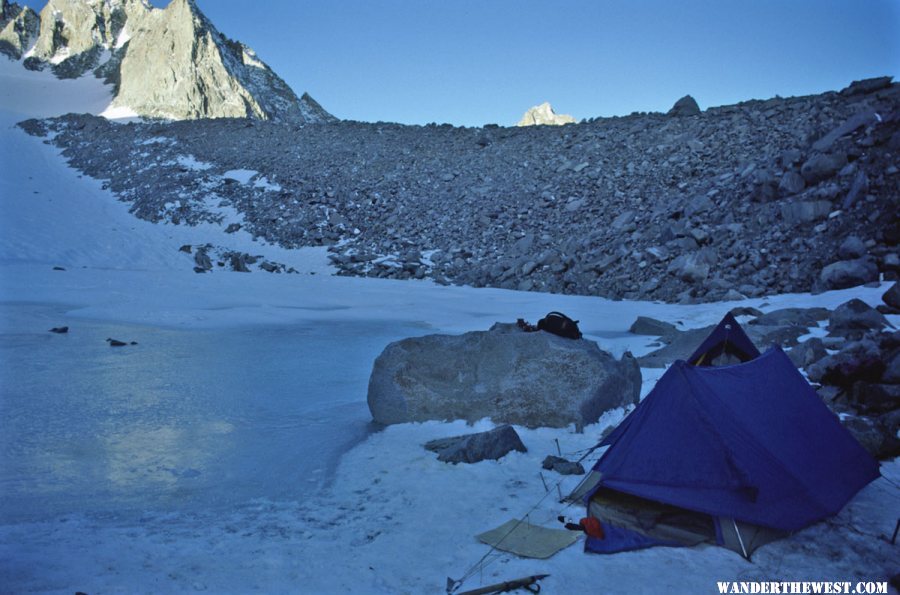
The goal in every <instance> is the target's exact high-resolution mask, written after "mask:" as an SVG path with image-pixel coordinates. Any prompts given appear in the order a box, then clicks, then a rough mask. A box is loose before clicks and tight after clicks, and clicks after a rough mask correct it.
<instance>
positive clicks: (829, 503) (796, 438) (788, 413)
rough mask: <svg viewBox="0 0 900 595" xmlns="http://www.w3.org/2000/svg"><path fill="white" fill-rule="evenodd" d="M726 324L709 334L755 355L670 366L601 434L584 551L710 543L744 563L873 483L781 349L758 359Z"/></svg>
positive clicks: (867, 463) (856, 447) (856, 448)
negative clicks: (592, 529)
mask: <svg viewBox="0 0 900 595" xmlns="http://www.w3.org/2000/svg"><path fill="white" fill-rule="evenodd" d="M728 318H729V317H726V320H727V319H728ZM725 323H726V321H723V324H722V325H720V327H719V328H717V329H716V331H714V333H713V335H715V334H716V333H718V332H720V330H727V331H728V340H729V342H733V343H734V344H736V345H738V346H739V347H740V348H741V352H742V353H744V354H747V353H751V354H752V353H753V352H755V353H756V354H757V356H756V357H753V358H752V359H749V360H748V361H746V362H745V363H741V364H737V365H731V366H723V367H706V366H694V365H691V364H689V363H687V362H684V361H677V362H675V363H674V364H673V365H672V366H671V367H670V368H669V369H668V370H667V371H666V373H665V374H664V375H663V376H662V378H660V380H659V382H658V383H657V385H656V386H655V387H654V389H653V390H652V391H651V392H650V394H648V395H647V397H646V398H645V399H644V400H643V401H642V402H641V403H640V404H639V405H638V407H637V408H635V410H634V411H633V412H632V413H631V414H630V415H629V416H628V417H627V418H626V419H625V420H624V421H623V422H622V423H621V424H620V425H619V427H618V428H616V430H615V431H614V432H613V433H611V434H610V435H609V436H608V437H607V438H606V440H605V441H604V442H603V444H605V445H609V449H608V450H607V451H606V452H605V453H604V454H603V456H602V457H601V458H600V460H599V461H598V462H597V464H596V465H595V466H594V468H593V474H592V475H593V476H594V477H595V478H598V479H599V481H598V483H596V484H595V485H594V487H593V488H592V489H591V490H590V491H589V492H588V493H587V501H588V506H589V513H590V514H591V515H593V516H595V517H597V518H599V519H600V520H601V523H602V524H603V526H604V529H605V533H606V538H605V539H603V540H600V539H593V538H589V539H588V542H587V545H586V549H588V550H590V551H596V552H614V551H622V550H627V549H635V548H639V547H646V546H649V545H656V544H665V545H687V544H695V543H700V542H713V543H718V544H719V545H724V546H726V547H730V548H732V549H734V550H736V551H738V552H739V553H741V554H743V555H744V556H746V557H748V558H749V556H750V554H751V553H752V551H753V549H755V548H756V547H759V546H760V545H762V544H763V543H766V542H768V541H771V540H772V539H774V538H777V537H779V536H781V535H783V534H784V533H787V532H791V531H796V530H799V529H802V528H804V527H806V526H808V525H810V524H812V523H814V522H816V521H819V520H821V519H823V518H826V517H829V516H831V515H834V514H836V513H837V512H838V511H839V510H840V509H841V508H842V507H843V506H844V505H845V504H846V503H847V502H848V501H849V500H850V498H852V497H853V496H854V494H856V493H857V492H858V491H859V490H860V489H861V488H862V487H864V486H865V485H866V484H868V483H869V482H870V481H872V480H873V479H875V478H877V477H878V476H879V471H878V463H877V462H876V461H875V460H874V459H873V458H872V457H871V456H869V454H868V453H867V452H866V451H865V450H864V449H863V447H862V446H860V444H859V443H858V442H857V441H856V440H855V439H854V438H853V436H851V435H850V433H849V432H848V431H847V430H846V429H845V428H844V427H843V426H841V424H840V422H839V421H838V419H837V417H836V416H835V415H834V414H833V413H832V412H831V411H830V410H829V409H828V408H827V407H826V406H825V404H824V403H823V402H822V400H821V399H820V397H819V396H818V395H817V394H816V392H815V391H814V390H813V389H812V387H811V386H810V385H809V383H808V382H807V381H806V379H805V378H804V377H803V376H802V375H801V374H800V372H799V371H798V370H797V369H796V368H795V367H794V365H793V364H792V363H791V361H790V359H789V358H788V357H787V355H785V353H784V352H783V351H782V350H781V349H780V348H778V347H773V348H771V349H769V350H768V351H767V352H766V353H764V354H762V355H758V353H759V352H758V351H756V348H755V347H754V346H753V344H752V342H750V341H749V339H747V337H746V335H745V334H744V333H743V331H742V330H740V326H739V325H738V324H737V322H736V321H734V319H733V318H731V320H730V321H729V322H727V324H728V325H730V326H731V327H732V328H731V329H725V328H724V327H723V325H724V324H725ZM711 337H712V336H711ZM707 343H710V341H709V340H707V342H704V345H707ZM710 344H711V345H712V346H713V349H715V348H716V346H717V345H718V346H720V345H721V341H712V342H711V343H710ZM748 346H749V347H748Z"/></svg>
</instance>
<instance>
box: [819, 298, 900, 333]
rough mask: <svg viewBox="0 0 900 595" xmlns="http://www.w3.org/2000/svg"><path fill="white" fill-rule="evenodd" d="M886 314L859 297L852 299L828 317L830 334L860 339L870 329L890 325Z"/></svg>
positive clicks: (876, 329) (878, 329)
mask: <svg viewBox="0 0 900 595" xmlns="http://www.w3.org/2000/svg"><path fill="white" fill-rule="evenodd" d="M889 326H891V324H890V323H889V322H888V320H887V318H885V317H884V314H882V313H881V312H879V311H878V310H876V309H875V308H873V307H871V306H870V305H869V304H867V303H865V302H864V301H862V300H859V299H852V300H850V301H848V302H845V303H843V304H841V305H840V306H838V307H837V308H835V310H834V312H832V313H831V316H829V317H828V332H829V334H830V335H838V336H841V337H850V338H853V339H859V338H861V337H862V335H864V334H866V333H867V332H868V331H873V330H874V331H880V330H881V329H883V328H886V327H889Z"/></svg>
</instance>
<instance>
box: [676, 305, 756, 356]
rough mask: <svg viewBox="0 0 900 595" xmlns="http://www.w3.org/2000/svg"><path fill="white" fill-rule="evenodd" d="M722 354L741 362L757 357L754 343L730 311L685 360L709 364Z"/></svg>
mask: <svg viewBox="0 0 900 595" xmlns="http://www.w3.org/2000/svg"><path fill="white" fill-rule="evenodd" d="M722 355H728V356H732V357H734V358H736V359H737V360H739V361H741V362H746V361H750V360H751V359H753V358H755V357H759V350H758V349H757V348H756V345H754V344H753V341H751V340H750V337H748V336H747V333H745V332H744V329H742V328H741V325H740V324H738V322H737V320H735V319H734V316H732V315H731V312H729V313H728V314H726V315H725V317H724V318H723V319H722V322H720V323H719V324H718V326H716V328H714V329H713V331H712V332H711V333H710V334H709V336H708V337H707V338H706V339H705V340H704V341H703V343H701V344H700V347H698V348H697V349H696V351H694V353H692V354H691V356H690V357H689V358H687V360H686V361H687V362H688V363H689V364H691V365H694V366H711V365H714V363H715V361H716V359H717V358H719V357H720V356H722Z"/></svg>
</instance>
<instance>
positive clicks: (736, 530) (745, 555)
mask: <svg viewBox="0 0 900 595" xmlns="http://www.w3.org/2000/svg"><path fill="white" fill-rule="evenodd" d="M731 524H732V525H734V534H735V535H737V538H738V543H739V544H741V551H742V552H743V553H744V557H745V558H747V559H748V560H749V559H750V556H748V555H747V548H745V547H744V540H743V539H741V532H740V530H739V529H738V526H737V521H735V520H734V519H731Z"/></svg>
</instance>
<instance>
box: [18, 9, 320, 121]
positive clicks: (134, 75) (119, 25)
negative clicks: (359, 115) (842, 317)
mask: <svg viewBox="0 0 900 595" xmlns="http://www.w3.org/2000/svg"><path fill="white" fill-rule="evenodd" d="M0 6H2V8H0V11H2V12H0V52H2V53H4V54H6V55H7V56H8V57H9V58H12V59H14V60H21V59H23V58H24V61H23V65H24V66H25V67H26V68H29V69H31V70H44V69H50V70H51V71H52V72H53V73H54V74H55V75H56V76H58V77H60V78H78V77H81V76H85V75H89V74H91V73H93V75H96V76H98V77H100V78H103V79H104V80H105V81H106V82H108V83H110V84H112V85H113V94H114V99H113V102H112V105H111V107H112V108H119V109H120V110H122V111H123V112H125V113H127V112H133V113H134V114H137V115H140V116H146V117H159V118H167V119H173V120H190V119H199V118H247V117H249V118H255V119H259V120H275V121H283V122H328V121H333V120H335V118H334V116H332V115H331V114H329V113H328V112H326V111H325V110H324V109H322V106H320V105H319V104H318V103H317V102H316V101H315V100H314V99H312V98H311V97H310V96H309V95H307V94H305V93H304V94H303V96H302V97H299V98H298V97H297V95H296V94H295V93H294V92H293V91H292V90H291V88H290V87H289V86H288V85H287V83H285V82H284V81H283V80H282V79H281V78H280V77H279V76H278V75H277V74H275V73H274V72H273V71H272V70H271V69H270V68H269V67H268V66H267V65H266V64H265V63H264V62H263V61H262V60H260V59H259V57H257V55H256V53H255V52H254V51H253V50H252V49H251V48H249V47H247V46H246V45H244V44H243V43H241V42H239V41H235V40H232V39H228V38H227V37H226V36H225V35H223V34H222V33H220V32H219V31H218V30H217V29H216V28H215V26H213V24H212V23H211V22H210V21H209V19H207V18H206V16H205V15H204V14H203V13H202V12H201V11H200V9H199V8H198V7H197V5H196V4H195V3H194V0H172V2H171V3H170V4H169V6H168V7H166V8H165V9H158V8H154V7H152V6H151V5H150V4H148V3H147V2H146V1H145V0H50V1H49V2H48V3H47V5H46V6H45V7H44V9H43V10H41V13H40V15H38V14H36V13H35V12H34V11H33V10H31V9H30V8H28V7H24V8H23V7H20V6H19V5H18V4H15V3H9V2H7V1H6V0H0Z"/></svg>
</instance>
